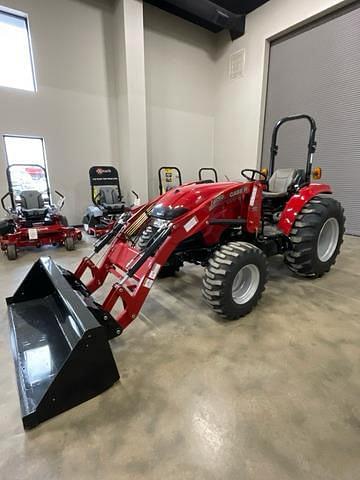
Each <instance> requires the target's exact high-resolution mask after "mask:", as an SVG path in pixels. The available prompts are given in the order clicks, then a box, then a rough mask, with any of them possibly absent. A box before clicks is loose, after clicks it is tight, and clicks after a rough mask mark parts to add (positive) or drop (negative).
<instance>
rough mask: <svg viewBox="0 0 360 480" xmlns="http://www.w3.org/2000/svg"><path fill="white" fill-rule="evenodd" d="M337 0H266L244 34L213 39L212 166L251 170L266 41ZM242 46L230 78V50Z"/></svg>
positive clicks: (233, 173)
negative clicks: (239, 70) (237, 73)
mask: <svg viewBox="0 0 360 480" xmlns="http://www.w3.org/2000/svg"><path fill="white" fill-rule="evenodd" d="M343 3H347V2H339V0H316V1H314V0H301V1H298V0H270V2H268V3H266V4H265V5H263V6H262V7H260V8H258V9H257V10H255V11H254V12H252V13H251V14H249V15H248V16H247V19H246V33H245V35H244V36H243V37H241V38H240V39H238V40H236V41H235V42H233V43H232V42H230V41H229V37H228V33H227V32H222V33H221V34H220V35H219V37H218V49H219V50H218V55H219V57H218V60H217V66H216V70H217V75H218V85H217V106H216V114H215V118H216V125H215V166H216V167H217V168H218V169H219V171H220V172H222V173H224V174H227V175H229V176H230V177H232V178H239V172H240V170H241V169H242V168H246V167H248V168H256V166H257V164H258V160H259V159H260V154H261V138H262V127H263V125H262V121H263V109H264V99H265V88H266V72H267V55H268V45H267V42H266V40H267V39H269V38H270V37H273V36H274V35H276V34H278V33H280V32H283V31H285V30H287V29H289V28H290V27H293V26H294V25H297V24H300V23H301V22H304V21H305V20H306V19H309V18H310V17H313V16H314V15H318V14H319V13H321V12H323V11H325V10H327V9H329V8H331V7H334V5H337V4H343ZM241 48H245V52H246V65H245V74H244V76H243V78H240V79H236V80H230V79H229V74H228V71H229V57H230V55H231V53H233V52H236V51H238V50H239V49H241Z"/></svg>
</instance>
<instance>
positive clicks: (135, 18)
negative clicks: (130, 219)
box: [114, 0, 148, 202]
mask: <svg viewBox="0 0 360 480" xmlns="http://www.w3.org/2000/svg"><path fill="white" fill-rule="evenodd" d="M114 22H115V25H114V38H115V44H114V52H115V66H116V79H117V102H118V129H119V153H120V158H119V171H120V175H121V177H120V180H121V184H122V185H123V189H124V196H125V198H126V200H127V201H130V199H131V197H132V195H131V190H135V191H136V192H137V193H138V194H139V195H140V198H141V201H142V202H145V201H147V200H148V161H147V126H146V90H145V88H146V87H145V59H144V21H143V2H142V0H119V1H118V3H117V5H116V10H115V15H114Z"/></svg>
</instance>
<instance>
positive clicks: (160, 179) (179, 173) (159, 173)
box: [158, 167, 182, 195]
mask: <svg viewBox="0 0 360 480" xmlns="http://www.w3.org/2000/svg"><path fill="white" fill-rule="evenodd" d="M163 170H175V172H177V174H178V178H179V186H180V185H182V177H181V172H180V169H179V168H178V167H160V168H159V170H158V179H159V192H160V195H161V194H163V193H165V192H163V185H162V178H161V174H162V172H163Z"/></svg>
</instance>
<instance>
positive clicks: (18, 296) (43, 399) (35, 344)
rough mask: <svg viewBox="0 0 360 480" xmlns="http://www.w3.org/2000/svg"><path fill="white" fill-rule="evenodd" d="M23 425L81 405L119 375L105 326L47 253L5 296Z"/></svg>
mask: <svg viewBox="0 0 360 480" xmlns="http://www.w3.org/2000/svg"><path fill="white" fill-rule="evenodd" d="M7 304H8V311H9V319H10V335H11V346H12V350H13V356H14V362H15V370H16V377H17V385H18V391H19V397H20V407H21V413H22V420H23V425H24V428H26V429H30V428H33V427H35V426H36V425H38V424H39V423H40V422H43V421H44V420H47V419H49V418H51V417H54V416H55V415H58V414H59V413H61V412H63V411H65V410H68V409H70V408H72V407H74V406H76V405H79V404H80V403H82V402H85V401H86V400H89V399H90V398H92V397H95V396H96V395H98V394H100V393H102V392H103V391H104V390H106V389H107V388H109V387H110V386H111V385H113V384H114V383H115V382H116V381H117V380H118V379H119V373H118V370H117V367H116V364H115V360H114V358H113V355H112V352H111V349H110V346H109V343H108V339H107V334H106V329H105V328H104V327H103V326H102V325H100V323H99V322H98V321H97V320H96V319H95V317H94V316H93V315H92V313H91V312H90V311H89V310H88V308H87V307H86V305H85V304H84V302H83V301H82V300H81V297H80V296H79V295H78V294H77V292H75V291H74V290H73V289H72V288H71V286H70V285H69V283H68V282H67V281H66V279H65V278H64V277H63V275H62V273H61V271H60V269H59V267H57V265H56V264H55V263H54V262H53V261H52V260H51V259H50V258H48V257H45V258H41V259H40V260H38V261H37V262H36V263H35V264H34V265H33V267H32V268H31V270H30V272H29V273H28V274H27V276H26V277H25V279H24V281H23V282H22V284H21V285H20V287H19V288H18V290H17V291H16V293H15V295H14V296H13V297H11V298H8V299H7Z"/></svg>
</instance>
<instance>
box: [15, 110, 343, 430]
mask: <svg viewBox="0 0 360 480" xmlns="http://www.w3.org/2000/svg"><path fill="white" fill-rule="evenodd" d="M294 120H306V121H309V122H310V140H309V146H308V158H307V165H306V169H305V170H295V169H285V170H275V169H274V164H275V157H276V153H277V150H278V147H277V144H276V142H277V132H278V129H279V128H280V127H281V125H282V124H283V123H285V122H288V121H294ZM315 131H316V125H315V122H314V120H313V119H312V118H311V117H308V116H306V115H298V116H294V117H288V118H286V119H283V120H281V121H280V122H279V123H278V124H277V125H276V126H275V130H274V135H273V142H272V150H271V152H272V153H271V162H270V174H271V175H270V177H269V178H268V176H267V175H266V174H265V173H264V172H261V171H257V170H243V171H242V174H243V176H244V177H245V178H246V181H244V182H218V183H209V182H204V181H197V182H192V183H188V184H185V185H180V186H177V187H175V188H172V189H170V190H169V191H168V192H166V193H165V194H163V195H160V196H159V197H157V198H155V199H154V200H152V201H151V202H149V203H148V204H146V205H143V206H142V207H140V208H139V209H137V210H136V211H132V212H125V213H123V214H122V215H121V216H120V218H119V219H118V220H117V222H116V224H115V225H114V227H113V229H112V230H111V231H110V232H108V233H107V234H106V235H105V236H103V237H101V238H100V239H99V240H98V241H97V242H96V244H95V247H94V253H93V255H91V256H90V257H86V258H84V259H83V260H82V261H81V263H80V265H79V266H78V268H77V269H76V271H75V272H74V273H71V272H69V271H65V270H64V269H62V268H61V267H59V266H57V265H56V264H55V263H54V262H53V261H52V260H51V259H50V258H41V259H40V260H38V262H36V263H35V265H34V266H33V267H32V269H31V270H30V272H29V273H28V275H27V276H26V277H25V279H24V281H23V282H22V284H21V285H20V287H19V288H18V290H17V291H16V293H15V295H14V296H13V297H11V298H8V299H7V303H8V308H9V314H10V326H11V336H12V343H13V353H14V359H15V365H16V372H17V380H18V387H19V394H20V404H21V410H22V417H23V423H24V427H25V428H32V427H34V426H35V425H37V424H38V423H39V422H42V421H44V420H46V419H48V418H50V417H53V416H54V415H57V414H58V413H60V412H62V411H64V410H67V409H68V408H70V407H72V406H75V405H77V404H79V403H81V402H84V401H86V400H87V399H89V398H91V397H93V396H95V395H97V394H99V393H100V392H102V391H103V390H104V389H106V388H108V387H109V386H110V385H112V384H113V383H114V382H116V381H117V380H118V378H119V373H118V371H117V368H116V365H115V361H114V358H113V356H112V353H111V350H110V347H109V344H108V340H109V339H111V338H114V337H116V336H118V335H120V334H121V333H122V332H123V331H124V329H125V328H126V327H127V326H128V325H129V324H130V323H131V322H132V321H133V320H134V319H135V318H136V317H137V315H138V313H139V311H140V309H141V307H142V305H143V303H144V301H145V299H146V297H147V296H148V294H149V292H150V290H151V288H152V286H153V283H154V281H155V280H156V279H157V278H158V277H161V276H169V275H173V274H174V273H176V272H177V271H178V270H179V269H180V268H181V267H182V266H183V264H184V262H191V263H195V264H198V265H202V266H204V267H205V271H204V277H203V288H202V292H203V298H204V300H205V302H206V303H208V305H209V306H210V307H211V308H212V309H213V310H214V311H215V312H216V313H217V314H219V315H221V316H222V317H224V318H227V319H237V318H240V317H242V316H244V315H246V314H247V313H249V312H250V311H251V310H252V309H253V308H254V306H255V305H256V304H257V302H258V301H259V299H260V297H261V294H262V292H263V291H264V289H265V285H266V280H267V262H268V260H267V258H268V257H269V256H271V255H278V254H281V255H283V256H284V259H285V262H286V263H287V265H288V266H289V268H290V269H291V270H292V271H293V272H296V273H298V274H300V275H303V276H308V277H314V278H315V277H320V276H321V275H323V274H324V273H325V272H327V271H328V270H329V269H330V267H331V266H332V265H333V264H334V263H335V260H336V257H337V255H338V253H339V250H340V245H341V243H342V237H343V233H344V216H343V210H342V208H341V206H340V204H339V203H338V202H337V201H336V200H334V199H332V198H331V197H329V194H331V187H330V186H329V185H327V184H321V183H312V182H311V174H312V171H313V170H312V159H313V154H314V151H315ZM100 252H101V253H102V255H97V254H99V253H100ZM99 257H100V259H99V260H98V261H96V258H99ZM88 274H90V280H88V281H87V282H85V281H84V278H85V276H86V275H88ZM109 276H111V277H112V278H113V279H114V281H113V283H112V286H111V288H110V291H109V292H108V293H107V294H106V295H105V296H104V300H103V302H102V304H99V303H97V302H95V301H94V299H93V297H92V294H93V293H94V292H96V291H98V290H99V289H101V287H102V286H103V285H104V282H105V280H106V279H107V278H108V277H109Z"/></svg>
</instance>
